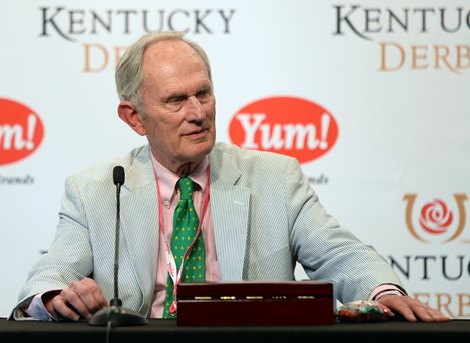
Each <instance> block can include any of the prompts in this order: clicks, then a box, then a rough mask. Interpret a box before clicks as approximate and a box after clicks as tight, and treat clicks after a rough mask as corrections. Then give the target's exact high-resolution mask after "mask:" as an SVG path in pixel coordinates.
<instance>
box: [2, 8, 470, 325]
mask: <svg viewBox="0 0 470 343" xmlns="http://www.w3.org/2000/svg"><path fill="white" fill-rule="evenodd" d="M146 29H148V30H168V29H175V30H185V31H186V30H187V32H188V37H189V38H192V39H194V40H196V41H197V42H198V43H200V44H201V45H202V46H203V47H204V48H205V49H206V50H207V52H208V54H209V57H210V59H211V62H212V67H213V76H214V83H215V90H216V96H217V130H218V139H219V140H220V141H226V142H233V143H236V144H239V145H246V146H251V147H256V148H258V149H268V148H270V149H271V150H277V151H279V152H282V153H287V154H290V155H292V156H295V157H297V158H299V160H301V162H302V166H303V168H304V171H305V173H306V174H307V175H308V176H309V177H310V178H311V182H312V184H313V185H314V187H315V189H316V191H317V193H318V194H319V196H320V200H321V201H322V202H323V204H324V205H325V207H326V208H327V209H328V210H329V211H330V212H331V214H333V215H334V216H335V217H336V218H338V219H339V220H340V222H342V224H343V225H345V226H347V227H349V228H350V229H351V230H352V231H353V232H354V233H355V234H356V235H358V236H359V237H360V238H361V239H363V240H364V241H366V242H368V243H370V244H372V245H374V246H375V247H376V248H377V249H378V250H379V251H380V252H381V253H382V254H383V255H384V256H385V257H386V258H387V259H388V260H389V261H390V263H392V264H393V266H394V268H395V269H396V270H397V272H398V274H399V276H400V277H401V278H402V280H403V282H404V283H405V286H406V288H407V289H408V290H409V291H410V293H412V294H413V295H416V296H418V297H419V298H420V299H421V300H423V301H425V302H429V304H430V305H432V306H435V307H438V308H439V309H440V310H442V311H443V312H445V313H446V314H448V315H450V316H451V317H453V318H470V293H469V289H470V287H469V286H470V257H469V255H468V253H467V252H468V250H469V249H468V248H469V245H470V228H469V224H468V222H467V220H466V211H467V209H468V200H467V197H468V193H469V192H470V182H469V175H470V173H469V171H470V162H469V161H470V113H469V108H470V106H469V105H470V97H469V95H468V92H469V89H470V88H469V86H470V77H469V69H470V42H469V37H470V35H469V31H470V3H469V2H468V1H465V0H460V1H458V0H427V1H420V0H416V1H412V2H410V1H404V0H400V1H397V0H394V1H392V0H387V1H385V0H384V1H380V2H378V1H349V0H339V1H334V2H331V1H326V0H323V1H310V0H304V1H302V0H285V1H284V0H282V1H281V0H279V1H275V2H273V1H267V0H265V1H260V0H256V1H253V0H249V1H248V0H242V1H240V0H238V1H235V0H226V1H215V0H214V1H208V0H204V1H203V0H201V1H197V2H195V1H169V0H167V1H159V2H155V1H150V0H148V1H144V0H141V1H123V0H120V1H116V0H115V1H100V2H97V1H83V0H81V1H77V0H73V1H72V0H70V1H64V0H62V1H53V0H49V1H46V0H35V1H9V2H5V3H4V4H2V11H0V42H1V45H0V234H1V239H0V261H1V262H0V263H1V272H2V279H3V280H2V283H1V288H0V289H1V296H0V316H3V317H6V316H8V314H9V312H10V310H11V309H12V307H13V306H14V304H15V302H16V298H17V295H18V292H19V289H20V288H21V286H22V284H23V282H24V281H25V278H26V276H27V273H28V271H29V269H30V268H31V267H32V265H33V263H34V262H35V261H36V260H37V259H38V258H39V256H40V252H41V251H42V250H47V249H48V246H49V244H50V242H51V240H52V238H53V236H54V232H55V227H56V224H57V220H58V216H57V212H58V209H59V201H60V197H61V195H62V192H63V184H64V179H65V177H66V176H67V175H70V174H71V173H74V172H76V171H78V170H80V169H82V168H85V167H87V166H88V165H90V164H93V163H95V162H97V161H101V160H103V159H107V158H109V157H113V156H115V155H118V154H122V153H125V152H127V151H128V150H130V149H131V148H132V147H134V146H135V145H138V144H142V143H144V140H143V138H141V137H139V136H136V135H135V134H134V133H133V132H132V131H131V130H130V129H129V128H128V127H126V125H125V124H124V123H123V122H121V121H120V120H119V118H118V117H117V115H116V107H117V103H118V99H117V96H116V93H115V87H114V79H113V73H114V66H115V61H116V59H117V58H119V56H120V54H121V53H122V51H123V50H124V49H125V47H126V46H127V45H128V44H129V43H130V42H132V41H134V40H135V39H137V38H138V37H139V36H140V35H142V34H143V33H144V32H145V30H146ZM256 123H257V125H255V124H256ZM295 125H297V126H295ZM276 130H279V131H276ZM302 133H303V134H305V140H301V139H300V138H301V137H302ZM289 135H290V136H289ZM291 143H292V144H291ZM298 277H299V278H302V277H303V271H302V270H301V269H299V270H298Z"/></svg>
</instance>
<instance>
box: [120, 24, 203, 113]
mask: <svg viewBox="0 0 470 343" xmlns="http://www.w3.org/2000/svg"><path fill="white" fill-rule="evenodd" d="M167 40H179V41H182V42H185V43H186V44H188V45H189V46H190V47H192V48H193V49H194V50H195V51H196V52H197V53H198V55H199V56H200V57H201V58H202V60H203V61H204V64H205V65H206V68H207V73H208V75H209V79H210V80H211V81H212V74H211V66H210V63H209V58H208V57H207V54H206V52H205V51H204V49H203V48H202V47H201V46H199V45H198V44H197V43H195V42H193V41H191V40H188V39H186V38H184V33H183V32H176V31H168V32H153V33H149V34H146V35H144V36H142V37H141V38H140V39H139V40H137V41H136V42H135V43H134V44H132V45H131V46H130V47H129V48H127V49H126V51H125V53H124V54H123V56H122V57H121V59H120V60H119V62H118V65H117V67H116V72H115V81H116V88H117V93H118V96H119V99H120V100H121V101H124V100H128V101H130V102H132V103H133V104H134V106H136V107H137V109H139V110H142V95H141V93H140V86H141V85H142V81H143V71H142V59H143V56H144V53H145V51H146V49H147V48H148V47H149V46H150V45H152V44H154V43H157V42H161V41H167Z"/></svg>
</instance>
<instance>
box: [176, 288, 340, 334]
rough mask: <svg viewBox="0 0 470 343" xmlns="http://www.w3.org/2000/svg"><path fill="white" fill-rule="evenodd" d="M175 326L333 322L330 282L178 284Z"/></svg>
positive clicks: (292, 324)
mask: <svg viewBox="0 0 470 343" xmlns="http://www.w3.org/2000/svg"><path fill="white" fill-rule="evenodd" d="M177 309H178V314H177V317H176V323H177V326H273V325H278V326H279V325H280V326H294V325H295V326H300V325H303V326H308V325H331V324H333V323H334V320H335V310H334V300H333V284H332V283H331V282H329V281H319V280H315V281H314V280H303V281H275V282H272V281H266V282H264V281H239V282H213V283H212V282H200V283H181V284H179V285H178V297H177Z"/></svg>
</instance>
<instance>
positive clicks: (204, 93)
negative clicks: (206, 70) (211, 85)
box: [196, 89, 211, 99]
mask: <svg viewBox="0 0 470 343" xmlns="http://www.w3.org/2000/svg"><path fill="white" fill-rule="evenodd" d="M210 95H211V91H210V89H204V90H202V91H200V92H198V93H197V94H196V97H197V98H199V99H204V98H207V97H209V96H210Z"/></svg>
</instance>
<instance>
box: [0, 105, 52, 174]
mask: <svg viewBox="0 0 470 343" xmlns="http://www.w3.org/2000/svg"><path fill="white" fill-rule="evenodd" d="M43 137H44V125H43V124H42V122H41V119H40V118H39V116H38V115H37V114H36V113H34V111H33V110H31V109H30V108H28V107H27V106H25V105H23V104H21V103H19V102H16V101H13V100H8V99H2V98H0V165H4V164H9V163H13V162H18V161H19V160H22V159H23V158H26V157H27V156H29V155H31V154H32V153H33V152H34V151H35V150H36V149H37V148H38V147H39V145H40V144H41V141H42V139H43Z"/></svg>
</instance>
